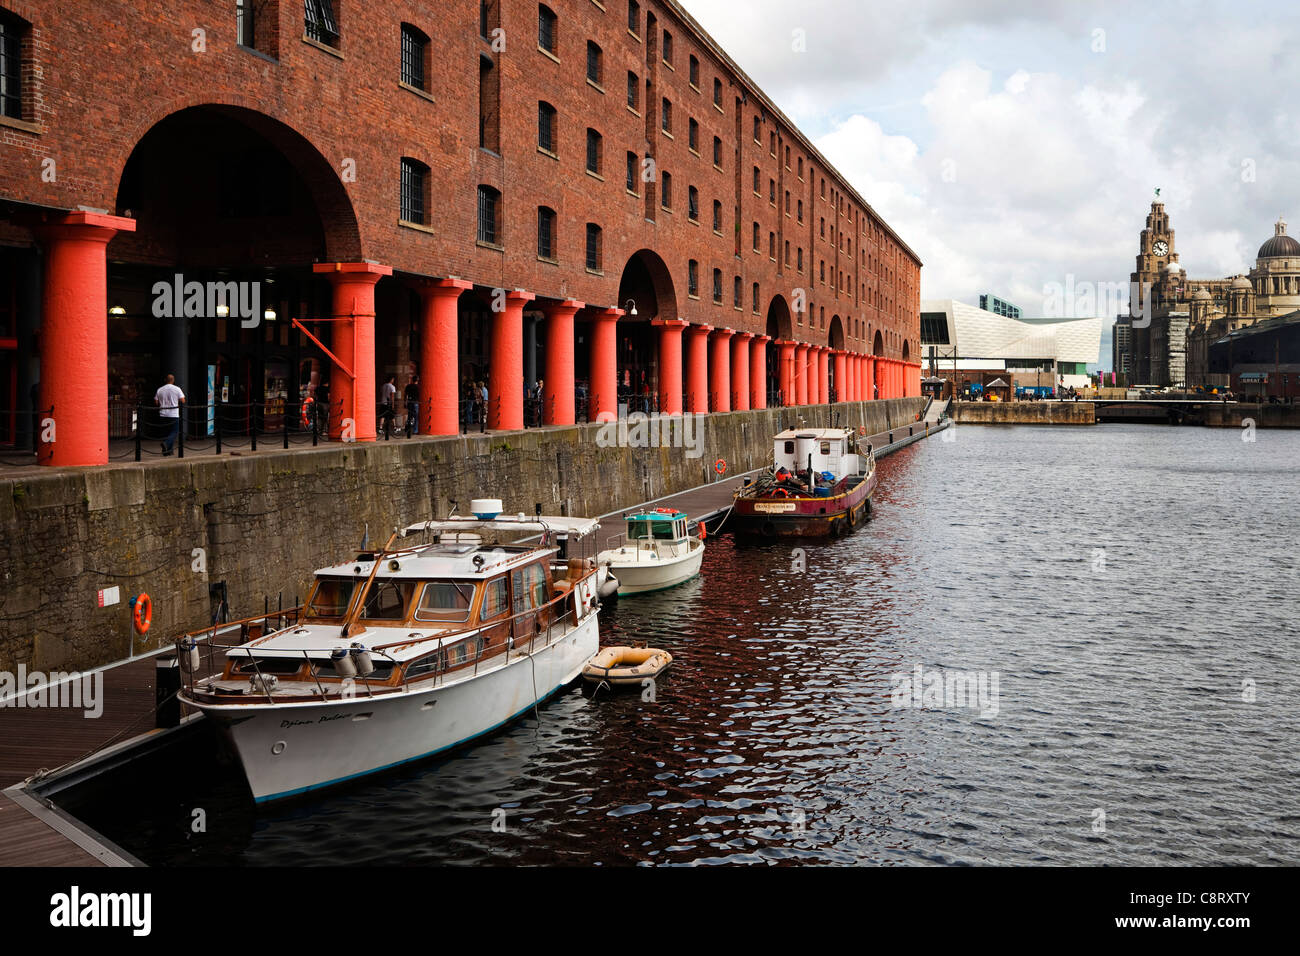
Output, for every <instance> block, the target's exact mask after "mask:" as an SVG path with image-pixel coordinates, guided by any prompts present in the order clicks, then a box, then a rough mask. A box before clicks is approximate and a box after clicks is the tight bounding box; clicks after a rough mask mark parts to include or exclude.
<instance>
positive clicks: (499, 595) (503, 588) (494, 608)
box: [478, 575, 510, 621]
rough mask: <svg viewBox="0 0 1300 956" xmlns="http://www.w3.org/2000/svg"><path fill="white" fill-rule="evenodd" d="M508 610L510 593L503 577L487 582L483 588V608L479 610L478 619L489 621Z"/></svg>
mask: <svg viewBox="0 0 1300 956" xmlns="http://www.w3.org/2000/svg"><path fill="white" fill-rule="evenodd" d="M509 610H510V591H509V588H508V586H507V585H506V579H505V575H502V576H501V577H499V578H497V579H495V580H493V581H489V582H488V583H487V584H486V585H484V587H483V606H482V607H481V608H479V612H478V619H479V620H480V621H490V620H492V618H494V617H500V616H501V615H502V614H505V613H506V612H507V611H509Z"/></svg>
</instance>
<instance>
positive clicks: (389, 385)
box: [379, 375, 397, 439]
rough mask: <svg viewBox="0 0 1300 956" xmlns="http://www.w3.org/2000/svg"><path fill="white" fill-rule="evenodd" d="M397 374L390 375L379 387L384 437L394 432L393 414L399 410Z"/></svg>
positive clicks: (389, 436)
mask: <svg viewBox="0 0 1300 956" xmlns="http://www.w3.org/2000/svg"><path fill="white" fill-rule="evenodd" d="M396 406H397V376H396V375H390V376H388V378H386V379H384V384H383V386H381V387H380V389H379V418H380V421H382V422H383V423H384V438H386V439H387V438H391V437H392V434H393V416H394V415H395V414H396V412H397V407H396Z"/></svg>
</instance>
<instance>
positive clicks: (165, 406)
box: [153, 375, 185, 458]
mask: <svg viewBox="0 0 1300 956" xmlns="http://www.w3.org/2000/svg"><path fill="white" fill-rule="evenodd" d="M153 401H154V404H155V405H157V406H158V407H159V408H160V409H161V411H160V412H159V414H160V415H161V416H162V424H163V441H162V453H163V457H164V458H167V457H170V456H171V453H172V448H173V446H174V445H175V444H176V436H177V435H178V434H179V433H180V430H181V406H182V405H184V404H185V393H184V392H182V391H181V390H180V388H179V387H178V386H177V384H176V376H175V375H168V376H167V381H166V383H164V384H163V386H162V387H161V388H160V389H158V391H157V392H156V393H154V397H153Z"/></svg>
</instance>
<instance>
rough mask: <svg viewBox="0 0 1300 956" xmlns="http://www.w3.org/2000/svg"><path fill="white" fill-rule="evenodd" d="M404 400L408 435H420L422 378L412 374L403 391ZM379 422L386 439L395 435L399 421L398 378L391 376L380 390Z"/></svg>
mask: <svg viewBox="0 0 1300 956" xmlns="http://www.w3.org/2000/svg"><path fill="white" fill-rule="evenodd" d="M402 400H403V401H404V402H405V403H406V420H405V427H406V433H407V434H408V435H418V434H419V433H420V376H419V375H416V374H414V373H413V374H412V375H411V376H410V377H409V378H408V379H407V380H406V387H405V388H404V389H402ZM379 421H380V424H381V426H382V427H383V432H384V435H385V437H387V436H390V435H391V434H392V433H393V426H394V424H395V423H396V421H397V376H396V375H395V374H389V376H388V377H387V378H385V379H384V384H383V385H382V386H380V388H379Z"/></svg>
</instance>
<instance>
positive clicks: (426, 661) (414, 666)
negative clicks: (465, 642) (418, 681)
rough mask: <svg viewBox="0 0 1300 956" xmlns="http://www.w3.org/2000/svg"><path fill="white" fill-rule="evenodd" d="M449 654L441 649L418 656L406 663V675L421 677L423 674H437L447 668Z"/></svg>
mask: <svg viewBox="0 0 1300 956" xmlns="http://www.w3.org/2000/svg"><path fill="white" fill-rule="evenodd" d="M446 658H447V654H446V652H445V651H443V650H442V649H439V650H438V651H436V652H435V653H433V654H426V655H424V657H420V658H416V659H415V660H413V661H411V663H409V664H407V665H406V676H407V677H408V678H411V677H419V676H420V675H421V674H436V673H438V672H439V671H442V670H446V669H447V664H446Z"/></svg>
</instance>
